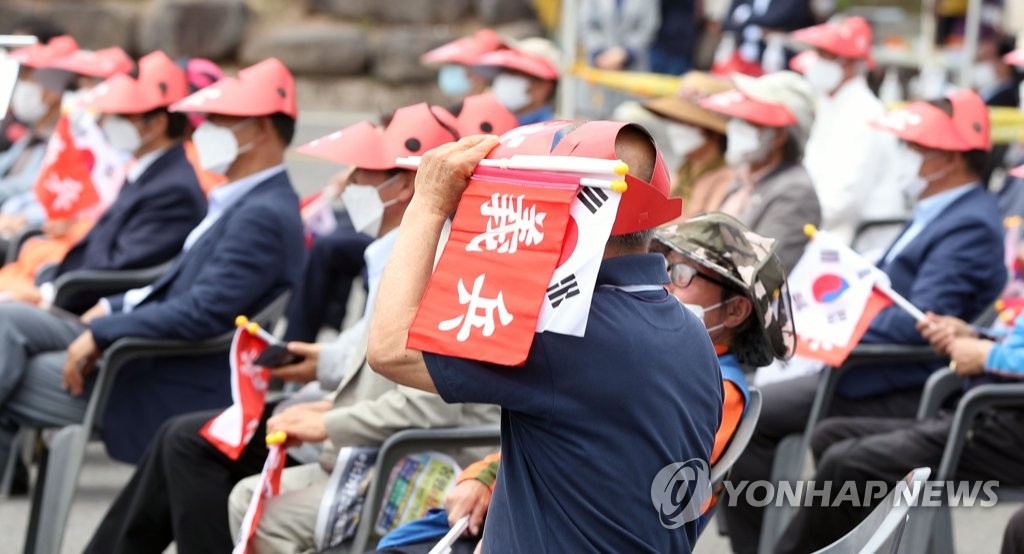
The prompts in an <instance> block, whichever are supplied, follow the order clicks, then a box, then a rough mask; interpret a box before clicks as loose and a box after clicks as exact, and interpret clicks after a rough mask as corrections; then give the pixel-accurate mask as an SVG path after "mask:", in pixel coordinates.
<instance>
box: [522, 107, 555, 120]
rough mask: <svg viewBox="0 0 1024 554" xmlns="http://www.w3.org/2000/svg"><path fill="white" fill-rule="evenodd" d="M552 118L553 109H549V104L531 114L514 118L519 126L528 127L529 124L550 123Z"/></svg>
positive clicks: (553, 114)
mask: <svg viewBox="0 0 1024 554" xmlns="http://www.w3.org/2000/svg"><path fill="white" fill-rule="evenodd" d="M554 118H555V109H554V108H552V107H551V104H544V105H543V106H541V107H539V108H537V109H536V110H533V111H532V112H526V113H524V114H523V115H520V116H518V117H516V120H517V121H519V124H520V125H530V124H531V123H541V122H543V121H551V120H552V119H554Z"/></svg>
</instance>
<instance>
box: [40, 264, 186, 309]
mask: <svg viewBox="0 0 1024 554" xmlns="http://www.w3.org/2000/svg"><path fill="white" fill-rule="evenodd" d="M172 263H173V262H170V261H169V262H166V263H163V264H160V265H155V266H152V267H146V268H141V269H126V270H118V271H103V270H95V269H80V270H77V271H69V272H67V273H65V274H64V275H61V276H60V277H58V278H57V280H56V281H54V283H53V286H54V299H53V304H54V305H55V306H62V305H64V304H65V303H66V302H67V300H68V299H69V298H71V297H73V296H75V295H77V294H80V293H83V292H88V293H90V294H102V295H103V296H106V295H110V294H117V293H119V292H124V291H126V290H129V289H133V288H137V287H143V286H146V285H148V284H150V283H152V282H154V281H156V280H157V279H159V278H160V276H161V275H163V274H164V273H165V272H166V271H167V270H168V269H170V267H171V264H172Z"/></svg>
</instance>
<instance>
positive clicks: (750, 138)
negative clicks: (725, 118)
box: [725, 119, 771, 167]
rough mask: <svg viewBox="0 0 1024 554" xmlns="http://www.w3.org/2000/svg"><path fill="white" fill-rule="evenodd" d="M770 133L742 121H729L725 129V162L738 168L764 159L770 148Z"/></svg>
mask: <svg viewBox="0 0 1024 554" xmlns="http://www.w3.org/2000/svg"><path fill="white" fill-rule="evenodd" d="M770 132H771V131H769V130H768V129H763V130H762V129H758V128H757V127H755V126H753V125H751V124H749V123H747V122H746V121H743V120H742V119H730V120H729V123H728V124H726V127H725V136H726V142H727V143H728V146H727V147H726V150H725V162H726V163H728V164H729V165H730V166H732V167H739V166H741V165H743V164H751V163H757V162H759V161H761V160H763V159H765V157H767V156H768V152H769V149H770V148H771V144H770V142H771V141H770V138H771V137H770V135H769V133H770Z"/></svg>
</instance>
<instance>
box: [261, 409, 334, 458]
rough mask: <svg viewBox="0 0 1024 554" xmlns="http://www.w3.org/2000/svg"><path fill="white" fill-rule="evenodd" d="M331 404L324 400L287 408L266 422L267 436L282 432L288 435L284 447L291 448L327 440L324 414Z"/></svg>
mask: <svg viewBox="0 0 1024 554" xmlns="http://www.w3.org/2000/svg"><path fill="white" fill-rule="evenodd" d="M331 407H332V404H331V403H330V402H328V401H326V400H322V401H320V402H309V403H307V404H297V405H295V406H292V407H290V408H287V409H286V410H284V411H283V412H281V413H279V414H277V415H275V416H274V417H272V418H270V419H269V420H268V421H267V434H268V435H269V434H271V433H276V432H278V431H283V432H284V433H285V434H287V435H288V440H287V441H286V442H285V446H288V447H291V446H295V445H297V444H301V443H304V442H323V441H325V440H327V427H326V425H325V424H324V413H326V412H327V411H328V410H330V409H331Z"/></svg>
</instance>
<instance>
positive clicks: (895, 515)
mask: <svg viewBox="0 0 1024 554" xmlns="http://www.w3.org/2000/svg"><path fill="white" fill-rule="evenodd" d="M931 472H932V470H931V469H929V468H926V467H919V468H917V469H915V470H913V471H911V472H910V473H909V474H908V475H907V476H906V477H904V478H903V481H902V483H904V484H905V487H906V489H905V492H904V489H903V487H901V486H899V485H897V486H896V487H895V488H894V489H893V490H892V491H891V492H890V493H889V494H888V495H886V497H885V499H884V500H882V503H881V504H879V505H878V506H877V507H876V508H875V509H874V510H872V511H871V514H870V515H868V517H867V518H865V519H864V521H862V522H860V524H859V525H857V526H856V527H854V528H853V530H852V531H850V532H849V533H847V534H846V535H844V536H843V537H842V538H841V539H839V540H837V541H836V542H834V543H832V544H830V545H828V546H826V547H825V548H822V549H821V550H819V551H818V552H817V554H854V553H860V554H874V553H883V552H885V553H890V554H895V553H896V552H897V551H898V550H899V548H900V542H901V541H902V539H903V531H904V529H905V528H906V526H907V521H908V520H909V519H910V509H911V506H913V505H915V504H916V503H917V501H918V498H920V496H921V490H922V489H923V488H924V484H925V483H926V482H927V481H928V475H930V474H931ZM897 495H899V496H900V500H899V501H897V499H896V498H897Z"/></svg>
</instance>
